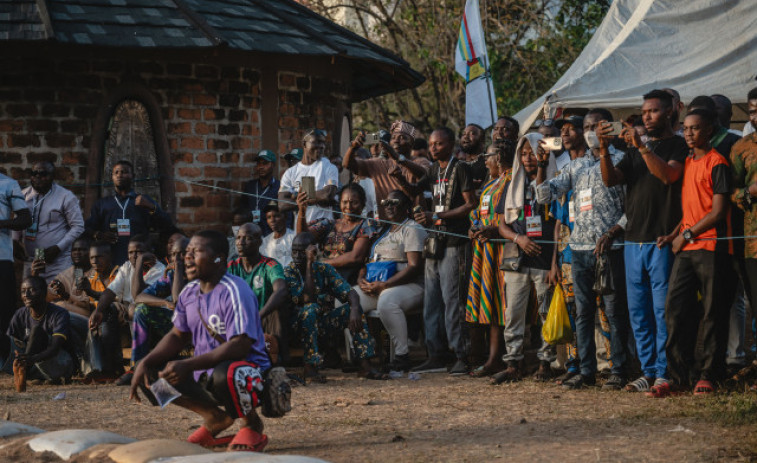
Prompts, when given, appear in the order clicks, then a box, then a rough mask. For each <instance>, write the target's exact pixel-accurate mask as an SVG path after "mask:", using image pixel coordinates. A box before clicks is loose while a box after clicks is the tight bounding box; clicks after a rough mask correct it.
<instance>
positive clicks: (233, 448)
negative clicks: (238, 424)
mask: <svg viewBox="0 0 757 463" xmlns="http://www.w3.org/2000/svg"><path fill="white" fill-rule="evenodd" d="M266 445H268V436H266V435H265V434H260V433H259V432H257V431H253V430H252V429H250V428H247V427H244V428H242V429H240V430H239V432H238V433H237V435H236V436H234V438H233V439H232V440H231V442H229V448H228V450H229V451H230V452H262V451H263V449H264V448H265V446H266Z"/></svg>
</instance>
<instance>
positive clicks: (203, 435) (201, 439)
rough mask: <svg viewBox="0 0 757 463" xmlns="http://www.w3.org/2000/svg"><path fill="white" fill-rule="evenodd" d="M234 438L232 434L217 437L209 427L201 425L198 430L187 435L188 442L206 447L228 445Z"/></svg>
mask: <svg viewBox="0 0 757 463" xmlns="http://www.w3.org/2000/svg"><path fill="white" fill-rule="evenodd" d="M232 439H234V436H232V435H228V436H221V437H215V436H213V434H211V433H210V431H209V430H208V428H206V427H205V426H200V428H199V429H198V430H196V431H195V432H193V433H192V434H190V435H189V437H187V442H189V443H190V444H197V445H201V446H203V447H206V448H213V447H221V446H224V445H228V443H229V442H231V440H232Z"/></svg>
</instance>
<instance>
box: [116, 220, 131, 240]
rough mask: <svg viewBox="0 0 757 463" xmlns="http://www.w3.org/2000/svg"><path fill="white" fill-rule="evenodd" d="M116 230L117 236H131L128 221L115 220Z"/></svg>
mask: <svg viewBox="0 0 757 463" xmlns="http://www.w3.org/2000/svg"><path fill="white" fill-rule="evenodd" d="M116 229H117V230H118V236H129V235H131V224H130V222H129V219H118V220H116Z"/></svg>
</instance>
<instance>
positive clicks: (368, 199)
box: [358, 178, 379, 219]
mask: <svg viewBox="0 0 757 463" xmlns="http://www.w3.org/2000/svg"><path fill="white" fill-rule="evenodd" d="M358 184H359V185H360V186H361V187H363V190H365V207H364V208H363V217H365V218H367V219H373V218H377V217H378V212H379V211H378V208H379V205H378V204H376V188H375V187H374V186H373V180H371V179H369V178H363V179H360V181H359V182H358ZM368 211H372V213H373V215H371V216H370V217H369V216H368Z"/></svg>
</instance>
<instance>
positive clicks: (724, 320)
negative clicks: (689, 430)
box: [648, 109, 734, 397]
mask: <svg viewBox="0 0 757 463" xmlns="http://www.w3.org/2000/svg"><path fill="white" fill-rule="evenodd" d="M715 117H716V115H715V113H714V112H712V111H710V110H708V109H695V110H693V111H691V112H690V113H689V114H688V115H687V116H686V119H685V120H684V124H683V132H684V138H685V139H686V144H687V145H688V146H689V148H690V149H691V155H689V157H687V158H686V165H685V167H684V174H683V186H682V188H681V205H682V209H683V219H682V220H681V226H680V230H679V231H676V232H675V233H674V234H673V235H670V236H669V237H667V238H666V239H665V240H662V241H666V242H667V241H669V240H670V239H671V238H672V244H673V252H674V253H675V254H677V255H676V260H675V263H674V264H673V270H672V271H671V276H670V282H669V286H668V298H667V303H666V312H665V322H666V323H665V324H666V325H667V328H668V342H667V345H666V350H667V355H668V370H669V373H670V378H671V380H672V381H673V383H674V384H672V385H671V384H669V383H665V384H660V385H658V386H655V387H653V388H652V390H651V391H650V392H649V393H648V394H650V395H652V396H654V397H660V396H666V395H669V394H670V392H671V389H687V388H689V387H690V381H691V378H690V376H691V367H692V365H694V364H695V362H694V349H695V346H696V344H697V331H698V328H699V323H700V320H701V322H702V345H703V350H702V368H701V371H700V372H699V380H698V381H697V383H696V385H695V386H694V394H695V395H700V394H709V393H712V392H713V391H714V388H713V381H716V380H719V379H722V377H723V375H724V373H725V351H726V343H727V339H728V317H729V308H730V306H731V302H732V301H733V295H734V288H733V282H734V278H733V276H734V275H733V267H732V265H731V263H730V260H731V255H730V253H731V251H730V241H729V240H716V239H717V238H724V237H728V236H729V235H730V230H729V229H730V224H729V221H728V216H729V215H728V210H729V204H730V203H729V195H730V190H731V170H730V167H729V166H728V161H727V160H726V159H725V158H724V157H723V156H721V155H720V153H718V152H717V151H716V150H714V149H713V148H712V146H711V145H710V139H711V138H712V134H713V131H714V129H715ZM673 236H675V238H673ZM697 293H699V294H701V296H702V301H701V305H700V304H699V303H698V302H697ZM700 308H701V309H700ZM702 309H703V310H702ZM700 310H701V312H700Z"/></svg>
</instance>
